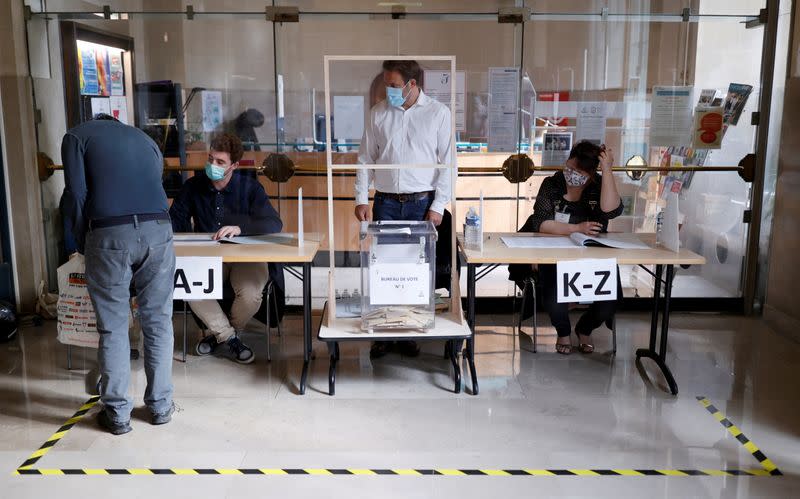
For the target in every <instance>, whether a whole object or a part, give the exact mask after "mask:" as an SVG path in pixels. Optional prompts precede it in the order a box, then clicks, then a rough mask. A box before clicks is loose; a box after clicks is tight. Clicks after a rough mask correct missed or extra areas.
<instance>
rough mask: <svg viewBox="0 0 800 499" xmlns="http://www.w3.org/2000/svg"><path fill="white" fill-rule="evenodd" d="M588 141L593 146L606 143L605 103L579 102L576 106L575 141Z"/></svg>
mask: <svg viewBox="0 0 800 499" xmlns="http://www.w3.org/2000/svg"><path fill="white" fill-rule="evenodd" d="M581 140H588V141H589V142H592V143H593V144H597V145H598V146H599V145H600V144H604V143H605V141H606V103H605V102H581V103H579V104H578V116H577V131H576V132H575V141H576V142H580V141H581Z"/></svg>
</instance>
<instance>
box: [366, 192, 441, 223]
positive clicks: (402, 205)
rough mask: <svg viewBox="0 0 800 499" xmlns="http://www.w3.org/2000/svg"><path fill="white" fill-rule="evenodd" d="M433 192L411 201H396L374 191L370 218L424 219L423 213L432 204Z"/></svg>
mask: <svg viewBox="0 0 800 499" xmlns="http://www.w3.org/2000/svg"><path fill="white" fill-rule="evenodd" d="M433 197H434V195H433V193H430V194H428V195H427V196H423V197H421V198H420V199H415V200H412V201H405V202H403V201H398V200H397V199H391V198H388V197H385V196H384V195H383V194H381V193H380V192H376V193H375V202H374V203H373V204H372V219H373V220H375V221H385V220H397V221H399V220H409V221H411V220H416V221H422V220H425V215H426V214H427V213H428V210H429V209H430V207H431V204H433Z"/></svg>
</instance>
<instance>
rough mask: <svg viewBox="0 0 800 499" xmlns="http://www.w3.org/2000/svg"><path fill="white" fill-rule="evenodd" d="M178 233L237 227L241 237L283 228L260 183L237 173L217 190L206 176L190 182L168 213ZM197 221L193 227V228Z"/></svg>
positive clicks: (191, 179) (199, 175)
mask: <svg viewBox="0 0 800 499" xmlns="http://www.w3.org/2000/svg"><path fill="white" fill-rule="evenodd" d="M169 215H170V218H172V230H174V231H175V232H217V231H218V230H219V229H220V228H222V227H224V226H226V225H236V226H238V227H239V228H240V229H241V230H242V235H244V236H247V235H251V236H252V235H257V234H272V233H274V232H280V231H281V229H282V228H283V222H281V219H280V217H279V216H278V213H277V212H276V211H275V209H274V208H273V207H272V205H271V204H270V203H269V198H268V197H267V193H266V191H264V187H263V186H262V185H261V184H260V183H259V182H258V180H256V179H254V178H252V177H250V176H248V175H241V174H240V173H239V172H234V174H233V176H232V177H231V181H230V182H229V183H228V185H227V186H225V188H224V189H222V190H221V191H218V190H217V189H216V188H215V187H214V184H212V183H211V180H209V178H208V177H207V176H206V175H205V173H198V174H197V175H195V176H194V177H192V178H190V179H189V180H187V181H186V182H185V183H184V184H183V187H182V188H181V191H180V192H179V193H178V196H177V197H176V198H175V200H174V201H173V203H172V208H170V210H169ZM192 221H194V225H192Z"/></svg>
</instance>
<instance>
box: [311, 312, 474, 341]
mask: <svg viewBox="0 0 800 499" xmlns="http://www.w3.org/2000/svg"><path fill="white" fill-rule="evenodd" d="M328 311H329V307H328V306H327V305H326V306H325V310H324V311H323V313H322V323H321V325H320V328H319V339H320V340H323V341H325V340H340V341H345V340H363V341H370V340H381V339H383V338H400V339H403V338H408V339H420V338H444V339H447V338H466V337H468V336H470V334H471V333H470V330H469V326H468V325H467V322H466V321H461V322H457V321H454V320H453V318H452V314H450V313H448V312H445V313H442V314H436V322H435V325H434V327H433V329H431V330H429V331H427V332H426V331H422V330H418V329H417V330H415V329H395V330H391V331H380V332H377V331H376V332H374V333H368V332H366V331H363V330H362V329H361V318H360V317H355V318H337V319H336V324H335V326H333V327H329V326H326V324H327V323H328Z"/></svg>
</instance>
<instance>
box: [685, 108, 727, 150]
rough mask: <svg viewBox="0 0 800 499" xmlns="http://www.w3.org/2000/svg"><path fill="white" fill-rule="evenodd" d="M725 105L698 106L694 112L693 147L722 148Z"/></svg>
mask: <svg viewBox="0 0 800 499" xmlns="http://www.w3.org/2000/svg"><path fill="white" fill-rule="evenodd" d="M723 112H724V108H723V107H702V108H701V107H698V108H697V110H696V111H695V113H694V127H692V147H694V148H697V149H720V148H722V136H723V131H722V121H723V117H722V116H723Z"/></svg>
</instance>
